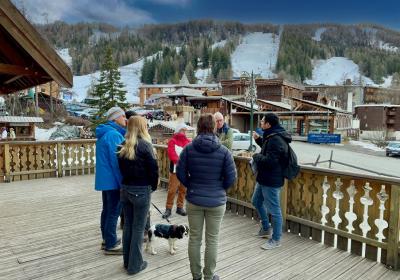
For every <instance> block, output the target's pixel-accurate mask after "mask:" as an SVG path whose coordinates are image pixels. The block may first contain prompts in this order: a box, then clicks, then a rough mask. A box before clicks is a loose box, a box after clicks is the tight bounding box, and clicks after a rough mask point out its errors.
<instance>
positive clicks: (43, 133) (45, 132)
mask: <svg viewBox="0 0 400 280" xmlns="http://www.w3.org/2000/svg"><path fill="white" fill-rule="evenodd" d="M56 130H57V126H54V127H52V128H49V129H45V128H39V127H35V138H36V140H37V141H47V140H49V138H50V136H51V134H52V133H53V132H55V131H56Z"/></svg>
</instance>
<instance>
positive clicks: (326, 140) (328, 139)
mask: <svg viewBox="0 0 400 280" xmlns="http://www.w3.org/2000/svg"><path fill="white" fill-rule="evenodd" d="M307 142H308V143H315V144H335V143H337V144H339V143H340V142H341V135H340V134H330V133H309V134H308V136H307Z"/></svg>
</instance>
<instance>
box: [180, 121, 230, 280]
mask: <svg viewBox="0 0 400 280" xmlns="http://www.w3.org/2000/svg"><path fill="white" fill-rule="evenodd" d="M197 133H198V136H197V137H196V138H195V139H194V140H193V142H192V143H190V144H189V145H187V146H186V147H185V148H184V149H183V151H182V153H181V154H180V157H179V161H178V166H177V169H176V175H177V177H178V179H179V181H180V182H181V183H182V184H183V185H184V186H185V187H186V188H187V192H186V200H187V205H186V207H187V214H188V220H189V228H190V237H189V248H188V249H189V261H190V270H191V272H192V275H193V279H202V277H204V279H205V280H211V279H213V280H217V279H219V277H218V276H217V275H215V274H214V271H215V267H216V264H217V247H218V235H219V229H220V226H221V222H222V218H223V216H224V213H225V204H226V201H227V197H226V190H227V189H228V188H229V187H231V186H232V185H233V183H234V182H235V180H236V167H235V163H234V161H233V157H232V154H231V153H230V151H229V150H228V149H227V148H226V147H224V146H222V145H221V144H220V143H219V140H218V137H217V136H216V135H215V119H214V117H213V115H211V114H206V115H203V116H201V117H200V119H199V121H198V123H197ZM204 223H205V224H206V233H205V236H206V250H205V261H204V270H203V273H202V270H201V256H200V247H201V241H202V236H203V226H204Z"/></svg>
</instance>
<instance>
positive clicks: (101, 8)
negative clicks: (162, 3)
mask: <svg viewBox="0 0 400 280" xmlns="http://www.w3.org/2000/svg"><path fill="white" fill-rule="evenodd" d="M13 2H14V3H15V4H16V5H17V7H19V8H20V9H21V7H24V9H25V10H26V12H27V15H28V17H29V19H30V20H31V21H33V22H37V23H45V22H47V21H48V22H53V21H56V20H64V21H74V22H76V21H102V22H107V23H112V24H117V25H139V24H143V23H152V22H155V20H154V19H153V17H152V16H151V14H150V13H148V12H147V11H145V10H142V9H139V8H136V7H134V6H133V5H127V3H126V2H125V1H124V0H80V1H76V0H57V1H55V0H14V1H13Z"/></svg>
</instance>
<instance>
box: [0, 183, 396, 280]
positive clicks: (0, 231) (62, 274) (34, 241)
mask: <svg viewBox="0 0 400 280" xmlns="http://www.w3.org/2000/svg"><path fill="white" fill-rule="evenodd" d="M93 182H94V178H93V176H75V177H65V178H60V179H56V178H51V179H40V180H31V181H20V182H14V183H10V184H5V183H3V184H0V279H7V280H11V279H18V280H19V279H52V280H55V279H110V280H111V279H146V280H148V279H163V280H168V279H182V280H183V279H191V274H190V270H189V260H188V257H187V239H185V240H183V241H181V242H179V243H178V246H179V249H178V253H177V254H176V255H174V256H171V255H169V254H168V253H167V248H168V246H167V242H166V241H165V242H164V241H163V240H161V241H160V242H158V245H157V247H156V248H157V250H158V255H155V256H151V255H148V254H145V259H146V260H148V262H149V267H148V268H147V269H146V270H145V271H144V272H142V273H140V274H138V275H135V276H128V275H126V274H125V272H124V270H123V268H122V258H121V257H120V256H105V255H104V254H103V253H102V251H100V241H101V238H100V230H99V215H100V208H101V203H100V202H101V196H100V193H99V192H95V191H93ZM165 197H166V192H165V190H159V191H157V192H156V193H155V194H154V195H153V202H154V203H155V204H156V205H158V206H159V207H160V208H162V209H164V203H165ZM152 221H153V222H158V221H160V215H159V214H158V212H157V211H156V210H155V209H154V208H152ZM172 221H173V222H176V223H182V222H183V223H186V219H185V218H184V217H177V216H176V215H174V216H173V218H172ZM257 230H258V225H257V224H256V222H255V221H252V220H251V219H249V218H246V217H240V216H237V215H235V214H232V213H229V212H228V213H227V214H226V215H225V218H224V222H223V226H222V229H221V234H220V243H219V260H218V264H217V271H216V272H217V274H218V275H220V277H221V279H258V280H259V279H361V278H362V279H385V280H386V279H388V280H389V279H400V272H394V271H391V270H388V269H386V268H385V267H384V266H383V265H381V264H378V263H376V262H372V261H369V260H366V259H363V258H361V257H358V256H355V255H350V254H348V253H347V252H344V251H340V250H337V249H333V248H331V247H326V246H323V245H321V244H319V243H316V242H314V241H311V240H308V239H305V238H302V237H299V236H296V235H294V234H284V235H283V242H282V247H281V248H279V249H276V250H272V251H263V250H261V249H260V245H261V244H262V243H263V242H264V240H262V239H259V238H257V237H255V236H254V233H255V232H256V231H257ZM119 234H121V231H119Z"/></svg>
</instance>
